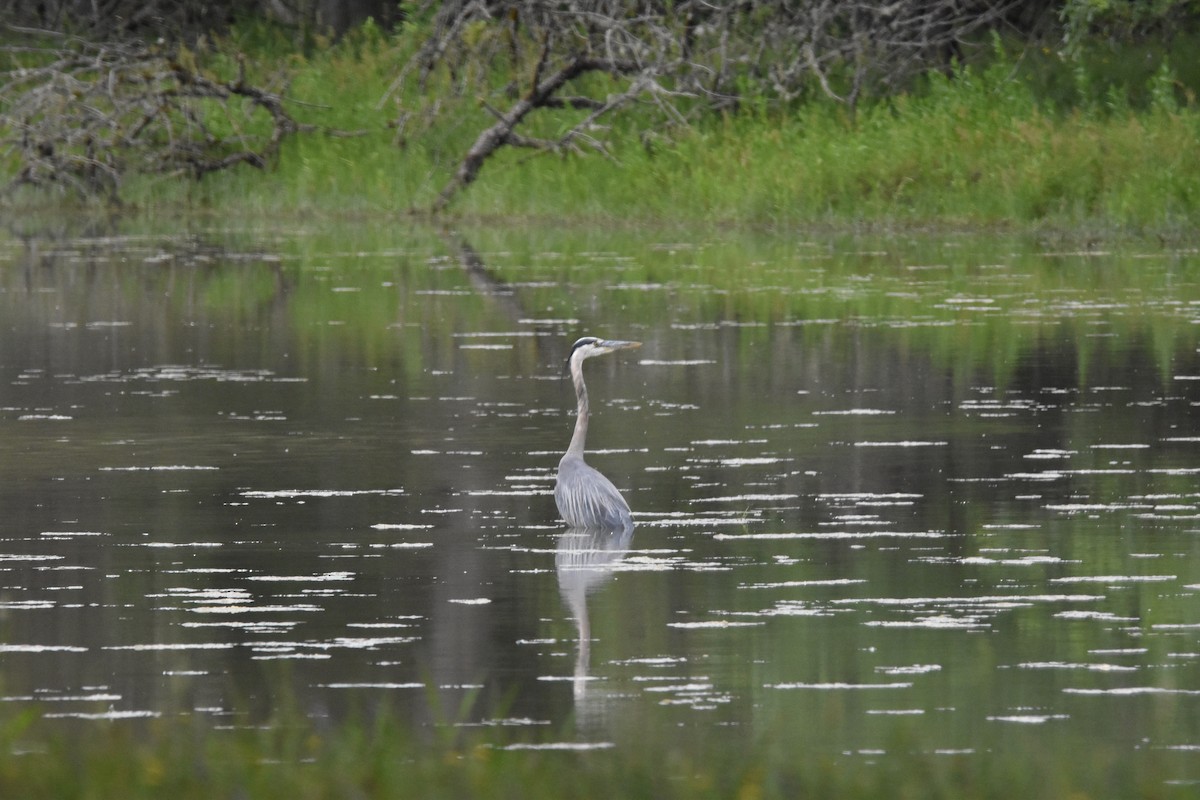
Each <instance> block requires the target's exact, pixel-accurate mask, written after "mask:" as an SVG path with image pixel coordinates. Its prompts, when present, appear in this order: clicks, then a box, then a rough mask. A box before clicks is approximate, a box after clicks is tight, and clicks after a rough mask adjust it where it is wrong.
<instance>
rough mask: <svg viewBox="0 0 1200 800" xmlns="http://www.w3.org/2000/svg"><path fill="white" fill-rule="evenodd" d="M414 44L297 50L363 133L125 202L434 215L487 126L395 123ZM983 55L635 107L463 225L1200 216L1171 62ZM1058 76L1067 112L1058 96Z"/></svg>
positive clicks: (327, 112) (520, 172)
mask: <svg viewBox="0 0 1200 800" xmlns="http://www.w3.org/2000/svg"><path fill="white" fill-rule="evenodd" d="M411 47H412V39H411V35H410V34H403V33H402V34H398V35H394V36H392V35H384V34H382V33H380V32H379V31H377V30H374V29H370V28H368V29H367V30H366V31H364V32H359V33H357V34H355V35H352V36H350V37H348V38H347V39H346V40H344V41H342V42H340V43H338V44H337V45H336V46H334V45H330V46H325V47H317V48H315V49H314V50H313V52H312V53H311V54H310V55H308V56H301V55H296V54H292V55H290V56H288V57H287V59H286V60H287V61H288V62H289V63H290V68H291V69H292V70H293V71H294V76H295V77H294V80H293V82H292V84H291V87H290V89H289V91H288V94H289V96H291V97H293V98H296V99H297V100H302V101H304V103H305V104H306V105H298V106H297V107H296V111H297V114H298V115H299V116H301V117H303V118H305V119H306V120H307V121H310V122H314V123H319V124H321V125H327V126H331V127H335V128H340V129H343V130H353V131H358V132H361V135H359V136H357V137H354V138H334V137H328V136H324V135H321V134H306V135H301V136H297V137H294V138H293V139H291V140H290V141H289V142H288V143H287V144H286V145H285V147H284V150H283V153H282V156H281V157H280V158H279V159H278V162H277V163H276V164H274V165H272V166H271V167H270V168H269V169H268V170H266V171H257V170H254V169H250V168H246V167H239V168H237V169H235V170H231V171H228V172H225V173H220V174H216V175H211V176H209V177H207V178H205V179H204V181H203V182H202V183H200V184H198V185H195V184H191V183H188V182H186V181H185V180H184V179H181V178H153V179H146V180H143V181H140V182H135V184H134V185H130V186H128V187H127V191H126V197H127V198H128V199H129V200H130V201H132V203H133V205H135V206H136V207H139V208H142V209H147V210H148V209H155V208H159V209H162V208H171V209H178V208H180V207H184V208H191V209H197V208H208V209H214V210H218V211H221V212H224V211H233V212H236V213H239V214H244V213H257V214H265V215H277V214H291V213H296V212H299V213H319V214H377V213H384V214H395V213H406V212H410V211H418V212H419V211H420V210H421V209H424V208H427V207H428V206H429V204H430V203H431V202H432V201H433V199H434V197H436V195H437V192H438V191H439V190H440V189H441V187H442V186H443V185H444V183H445V182H446V180H447V179H448V178H449V176H450V174H451V173H452V171H453V169H454V168H455V166H456V165H457V163H458V160H459V159H460V158H461V157H462V155H463V153H464V152H465V151H466V149H467V148H468V147H469V145H470V143H471V142H472V141H473V139H474V138H475V136H476V135H477V134H478V132H479V131H480V130H482V129H483V128H484V127H486V126H487V125H488V124H489V122H490V120H491V119H492V117H491V116H490V115H489V113H488V112H487V111H486V110H484V109H483V108H480V107H478V106H473V105H472V104H470V103H466V104H464V106H463V108H462V109H461V111H460V112H459V114H458V116H457V117H455V118H454V122H453V124H450V125H442V126H439V127H434V128H430V129H420V128H419V127H418V126H416V125H415V124H413V123H412V118H411V117H410V118H409V122H408V123H406V125H405V128H404V131H403V136H399V137H398V135H397V134H398V131H397V129H396V126H395V122H396V120H397V119H398V117H399V116H400V115H402V114H404V113H407V112H410V111H411V110H412V109H416V108H419V107H421V106H422V103H427V102H428V100H429V98H428V97H419V96H416V95H415V90H414V89H412V88H409V89H408V90H407V91H408V94H405V93H404V92H399V93H395V94H392V95H388V87H389V85H390V84H391V83H392V81H393V80H394V79H395V77H396V75H397V73H398V71H399V70H400V68H401V66H402V64H403V63H404V62H405V59H407V58H408V56H409V55H410V53H411ZM273 49H279V45H278V43H275V44H272V43H271V41H270V40H269V37H266V36H265V34H263V32H261V31H259V32H256V33H255V32H251V33H245V34H243V38H241V39H238V38H236V37H235V38H234V39H231V40H230V41H228V42H225V43H223V44H222V45H221V46H220V47H219V48H218V50H217V51H216V53H215V54H214V55H213V56H212V57H211V58H210V61H211V63H212V69H213V70H214V72H216V73H218V74H221V73H229V72H231V71H232V70H233V69H234V67H233V66H232V64H233V61H232V60H231V59H230V58H228V57H226V56H224V55H222V54H221V53H222V52H234V51H242V50H245V51H249V52H258V53H260V54H261V55H260V56H259V57H258V58H256V61H257V62H258V63H260V64H267V63H270V64H276V65H277V64H278V63H280V59H279V58H275V57H272V55H271V53H272V50H273ZM988 61H989V63H988V64H983V65H977V66H974V67H970V68H963V69H960V70H958V71H957V72H956V73H955V74H953V75H952V76H945V75H941V74H938V75H934V76H932V77H931V78H930V79H929V81H928V82H927V84H926V85H925V86H923V87H922V88H920V89H919V90H916V91H913V92H911V93H909V94H905V95H901V96H897V97H894V98H891V99H890V100H888V101H886V102H878V103H874V104H871V105H867V106H863V107H861V108H859V109H858V111H857V113H856V115H854V117H853V118H851V116H850V115H849V114H848V113H847V112H846V110H845V109H844V108H843V107H841V106H839V105H837V104H834V103H832V102H830V101H810V102H807V103H804V104H800V105H795V106H791V107H786V108H783V107H778V106H775V105H772V104H768V103H765V102H764V103H762V104H761V105H760V106H759V107H752V106H751V105H749V104H748V105H745V106H743V107H742V108H741V109H740V110H739V111H738V112H737V113H728V114H725V115H724V116H721V117H719V118H716V117H713V118H703V119H700V120H698V121H697V122H695V123H694V124H692V125H690V126H688V127H676V128H674V129H672V130H669V131H658V132H654V133H652V134H647V133H646V132H645V131H644V130H643V129H642V127H641V126H642V123H643V122H644V120H641V119H638V118H637V117H636V115H635V116H633V117H626V118H622V119H619V120H616V121H615V124H614V128H613V130H612V131H611V132H610V134H609V137H610V153H611V157H610V158H605V157H603V156H600V155H596V154H593V155H586V156H578V155H564V156H556V155H549V154H537V153H531V152H530V151H528V150H515V149H512V148H508V149H505V150H501V151H500V152H499V153H498V154H497V156H496V157H495V158H493V159H491V160H490V161H488V163H487V164H486V165H485V166H484V168H483V171H482V173H481V176H480V178H479V180H478V182H477V183H475V184H474V185H472V186H471V187H470V188H469V189H468V190H467V191H466V192H465V194H463V195H462V196H461V197H460V198H459V199H458V200H457V201H456V202H455V204H454V205H453V206H452V208H451V213H452V214H456V215H467V216H472V217H493V216H499V217H507V218H512V217H525V218H552V219H565V220H574V221H578V222H615V221H629V220H636V221H639V222H645V223H650V224H660V223H685V224H686V223H693V222H697V221H700V222H705V223H711V222H718V223H727V224H736V225H764V224H766V225H812V224H831V225H835V226H848V225H863V224H900V225H924V224H942V225H945V224H949V225H953V226H968V227H970V226H989V227H991V226H1022V227H1028V226H1049V227H1058V228H1070V227H1076V226H1088V227H1092V228H1102V229H1105V230H1107V231H1113V230H1128V229H1136V230H1140V231H1152V232H1163V231H1179V230H1182V229H1185V228H1187V227H1188V226H1189V223H1190V221H1191V220H1192V219H1194V217H1195V216H1196V214H1197V212H1198V211H1200V148H1198V147H1197V146H1196V145H1197V143H1198V141H1200V110H1198V109H1197V108H1196V106H1195V104H1194V102H1192V96H1191V95H1190V94H1188V92H1187V91H1186V90H1184V84H1183V83H1182V82H1181V81H1180V80H1179V79H1178V78H1177V76H1176V75H1175V73H1174V72H1172V71H1171V68H1170V62H1169V59H1166V58H1165V57H1164V59H1163V60H1162V61H1161V63H1160V66H1159V67H1158V69H1157V70H1156V71H1155V72H1153V73H1151V74H1149V75H1148V76H1144V77H1139V78H1138V79H1137V80H1136V82H1135V83H1134V84H1125V85H1122V86H1118V87H1115V88H1114V87H1112V86H1110V87H1108V88H1107V89H1106V90H1105V91H1104V92H1103V93H1102V94H1100V95H1097V96H1094V97H1090V98H1089V96H1088V94H1087V93H1086V92H1085V91H1084V90H1085V89H1086V88H1087V87H1089V86H1093V85H1095V84H1096V83H1097V80H1096V78H1095V76H1094V75H1092V76H1089V75H1088V74H1086V73H1084V72H1082V71H1079V70H1076V71H1074V72H1072V71H1071V67H1070V65H1068V64H1066V63H1065V62H1062V61H1061V60H1059V59H1058V58H1057V57H1055V56H1054V55H1053V54H1050V55H1046V54H1042V55H1041V57H1040V58H1039V59H1033V58H1028V57H1025V56H1022V55H1019V54H1012V53H1004V52H1000V51H997V52H995V53H993V54H992V56H991V57H990V59H989V60H988ZM263 74H264V75H265V74H266V71H265V70H264V71H263ZM1064 81H1066V82H1067V83H1068V84H1069V86H1068V87H1067V88H1066V89H1064V88H1063V86H1062V84H1063V82H1064ZM1047 84H1054V85H1055V86H1056V87H1057V88H1056V90H1055V92H1056V95H1057V97H1058V98H1061V97H1062V96H1070V97H1071V98H1072V100H1071V102H1067V103H1064V102H1058V101H1057V100H1056V98H1055V97H1051V96H1050V95H1049V94H1048V92H1047V90H1046V89H1045V86H1046V85H1047ZM1093 94H1094V93H1093ZM385 97H386V98H387V99H386V100H385V99H384V98H385ZM555 114H559V116H558V117H556V116H555ZM565 114H566V112H546V114H545V116H543V117H541V118H539V119H538V120H537V122H536V126H537V129H536V130H535V133H536V132H540V131H553V130H555V129H557V128H561V127H562V126H563V125H565V124H566V120H567V117H566V116H565ZM22 198H23V199H24V200H25V201H30V200H31V199H32V195H29V194H26V195H22ZM34 202H37V201H34Z"/></svg>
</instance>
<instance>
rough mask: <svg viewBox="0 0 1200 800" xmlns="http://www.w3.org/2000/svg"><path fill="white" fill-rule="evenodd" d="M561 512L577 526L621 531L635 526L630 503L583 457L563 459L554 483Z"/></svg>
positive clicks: (569, 522)
mask: <svg viewBox="0 0 1200 800" xmlns="http://www.w3.org/2000/svg"><path fill="white" fill-rule="evenodd" d="M554 501H555V502H556V503H557V504H558V513H560V514H562V517H563V519H564V520H566V521H567V524H568V525H570V526H572V527H575V528H605V529H608V530H619V529H622V528H624V527H626V526H629V525H632V520H631V518H630V514H629V504H628V503H626V502H625V498H624V497H622V496H621V493H620V492H619V491H617V487H615V486H613V484H612V481H610V480H609V479H608V478H606V477H604V475H603V474H601V473H600V472H599V471H598V470H596V469H593V468H592V467H589V466H588V465H587V464H585V463H584V462H583V461H582V460H576V459H563V462H562V463H560V464H559V465H558V483H557V484H555V486H554Z"/></svg>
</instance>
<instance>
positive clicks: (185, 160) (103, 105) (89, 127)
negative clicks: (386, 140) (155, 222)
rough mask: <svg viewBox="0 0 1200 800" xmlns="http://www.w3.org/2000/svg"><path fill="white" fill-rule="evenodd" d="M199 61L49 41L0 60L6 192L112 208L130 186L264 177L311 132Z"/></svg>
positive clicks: (10, 50) (241, 69) (239, 81)
mask: <svg viewBox="0 0 1200 800" xmlns="http://www.w3.org/2000/svg"><path fill="white" fill-rule="evenodd" d="M31 38H32V37H31ZM196 61H197V59H196V57H195V54H193V53H190V52H188V51H186V50H185V49H183V48H180V49H178V50H175V51H173V52H169V53H168V52H163V51H162V50H161V49H156V48H152V47H147V46H144V45H140V44H134V43H112V42H109V43H95V42H88V41H85V40H81V39H77V38H70V37H63V36H59V35H52V34H45V35H43V36H42V37H41V46H37V45H22V46H20V47H3V48H0V63H2V64H3V65H4V67H5V68H4V69H0V153H3V155H4V156H5V157H6V159H7V160H9V161H11V162H12V163H14V164H15V165H16V167H15V169H14V173H15V174H14V175H13V177H12V178H11V179H10V180H9V182H8V184H7V186H5V187H4V188H3V191H4V192H5V193H11V192H12V191H14V190H15V189H17V188H18V187H21V186H38V187H59V188H65V189H69V190H72V191H74V192H75V193H77V194H78V195H80V196H82V197H101V198H105V199H107V200H109V201H114V202H115V201H118V200H119V193H120V190H121V187H122V185H123V183H124V182H125V179H126V178H127V177H128V176H129V175H131V174H151V175H185V176H188V177H191V178H194V179H199V178H201V177H203V176H204V175H207V174H209V173H212V172H216V171H219V170H224V169H229V168H231V167H234V166H236V165H239V164H246V165H248V166H251V167H255V168H258V169H263V168H265V167H266V166H268V165H269V164H270V163H271V161H272V160H273V159H274V158H275V157H276V156H277V155H278V153H279V149H280V147H281V146H282V144H283V142H284V140H285V139H286V138H287V137H289V136H292V135H295V134H298V133H306V132H311V131H316V130H318V128H317V127H316V126H313V125H309V124H305V123H302V122H299V121H298V120H296V118H295V117H294V116H293V115H292V114H291V113H290V111H289V110H288V101H287V100H286V99H285V98H284V96H283V95H282V94H280V93H279V92H277V91H272V90H270V89H267V88H264V87H262V86H256V85H253V84H251V83H250V82H249V81H248V80H247V78H246V70H245V64H244V62H241V61H240V60H239V63H238V67H237V74H236V76H234V77H233V78H231V79H226V80H223V79H220V78H218V77H216V76H214V75H212V74H210V73H207V72H205V71H204V70H202V69H201V68H200V67H199V66H198V65H197V63H196ZM279 81H280V82H281V83H285V81H283V79H282V78H280V79H279ZM331 133H339V132H334V131H331Z"/></svg>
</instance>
